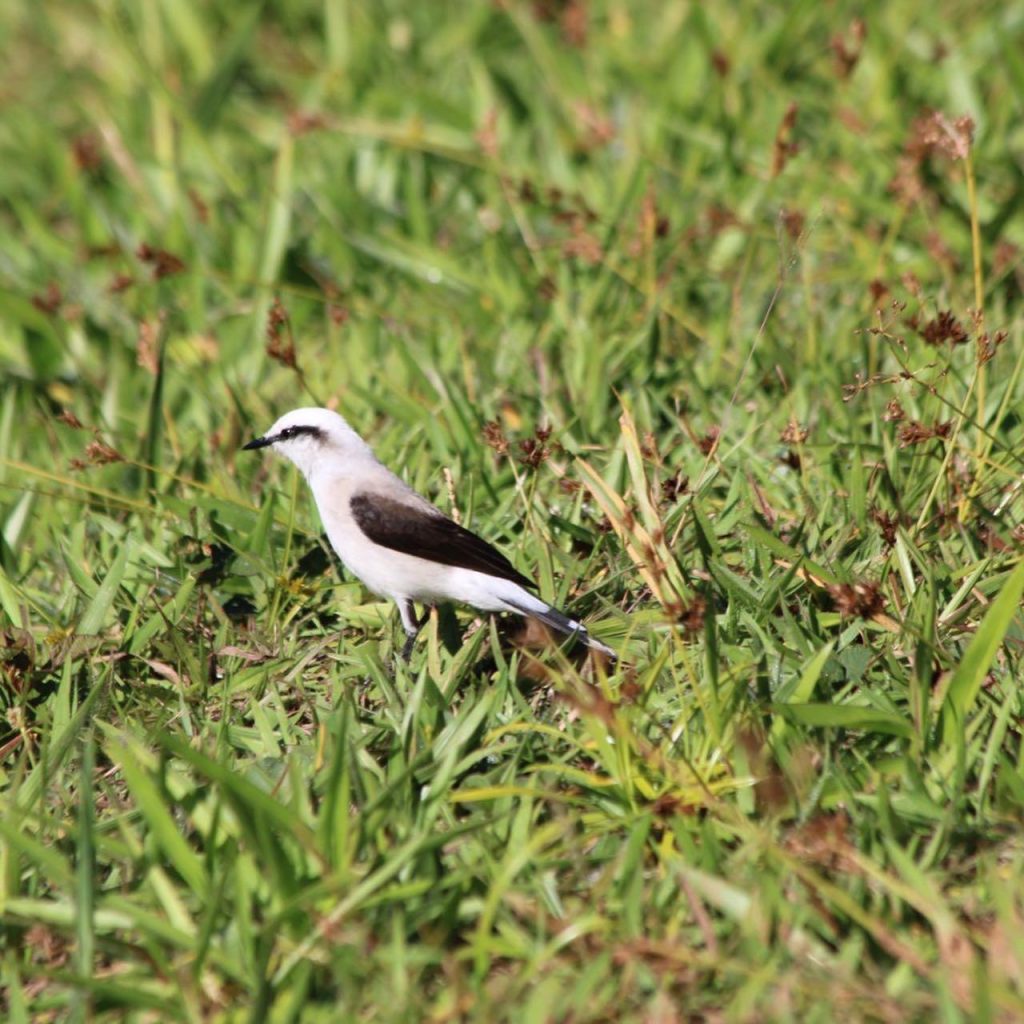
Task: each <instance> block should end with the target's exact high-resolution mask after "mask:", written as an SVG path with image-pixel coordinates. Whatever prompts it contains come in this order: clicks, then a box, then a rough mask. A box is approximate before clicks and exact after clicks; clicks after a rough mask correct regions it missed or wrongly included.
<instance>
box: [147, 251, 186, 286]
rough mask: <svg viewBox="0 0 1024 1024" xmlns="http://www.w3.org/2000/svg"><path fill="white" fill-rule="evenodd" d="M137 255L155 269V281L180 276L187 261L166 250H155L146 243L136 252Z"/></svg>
mask: <svg viewBox="0 0 1024 1024" xmlns="http://www.w3.org/2000/svg"><path fill="white" fill-rule="evenodd" d="M135 255H136V256H137V257H138V258H139V259H140V260H141V261H142V262H143V263H146V264H148V265H149V266H151V267H152V268H153V280H154V281H159V280H160V279H161V278H164V277H170V276H171V275H172V274H180V273H181V272H182V271H183V270H184V269H185V261H184V260H182V259H181V258H180V257H179V256H175V255H174V253H173V252H168V251H167V250H166V249H155V248H153V246H151V245H147V244H146V243H145V242H143V243H142V244H141V245H140V246H139V247H138V249H136V250H135Z"/></svg>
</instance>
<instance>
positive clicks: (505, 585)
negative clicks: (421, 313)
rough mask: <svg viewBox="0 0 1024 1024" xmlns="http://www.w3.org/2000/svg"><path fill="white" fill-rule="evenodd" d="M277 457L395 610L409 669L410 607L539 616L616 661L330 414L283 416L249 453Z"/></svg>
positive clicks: (335, 540)
mask: <svg viewBox="0 0 1024 1024" xmlns="http://www.w3.org/2000/svg"><path fill="white" fill-rule="evenodd" d="M253 448H273V449H274V451H276V452H279V453H280V454H281V455H284V456H285V457H287V458H288V459H290V460H291V461H292V462H294V463H295V465H296V466H297V467H298V468H299V470H300V471H301V473H302V475H303V476H304V477H305V478H306V481H307V482H308V484H309V486H310V487H311V488H312V490H313V498H314V499H315V501H316V507H317V510H318V511H319V513H320V518H321V520H322V521H323V524H324V529H325V530H326V531H327V539H328V540H329V541H330V542H331V547H333V548H334V550H335V551H336V552H337V554H338V557H339V558H340V559H341V561H342V563H343V564H344V565H345V566H346V568H348V569H349V571H350V572H352V573H353V574H354V575H355V576H357V577H358V578H359V579H360V580H362V581H363V583H365V584H366V586H367V587H368V588H369V589H370V590H372V591H373V592H374V593H376V594H379V595H381V596H383V597H388V598H390V599H391V600H392V601H394V602H395V604H397V605H398V612H399V615H401V618H402V627H403V629H404V630H405V635H406V642H405V646H404V647H403V649H402V657H403V658H405V659H406V660H408V658H409V657H410V656H411V654H412V649H413V644H414V642H415V640H416V636H417V634H418V633H419V631H420V629H421V627H422V626H423V623H424V622H425V621H426V615H424V616H423V618H422V619H417V618H416V611H415V607H414V603H420V604H428V605H432V604H434V603H435V602H438V601H457V602H461V603H463V604H468V605H472V606H473V607H474V608H479V609H480V610H481V611H487V612H517V613H519V614H520V615H529V616H533V617H534V618H536V619H539V620H540V621H541V622H543V623H544V624H545V625H547V626H550V627H551V628H552V629H555V630H557V631H558V632H560V633H565V634H567V635H569V636H573V637H576V638H578V639H579V640H582V641H583V642H584V643H585V644H587V646H589V647H592V648H593V649H594V650H597V651H601V653H602V654H605V655H607V656H608V657H609V658H612V659H614V658H615V652H614V651H613V650H612V649H611V648H610V647H606V646H605V645H604V644H602V643H600V642H599V641H598V640H595V639H594V638H593V637H592V636H591V635H590V634H589V633H588V632H587V630H586V628H585V627H584V626H583V625H581V624H580V623H579V622H577V621H576V620H575V619H571V618H569V616H567V615H564V614H563V613H562V612H560V611H558V609H557V608H553V607H552V606H551V605H549V604H547V603H546V602H544V601H542V600H540V598H538V597H535V596H534V595H533V594H531V593H530V592H529V591H528V590H527V588H528V587H531V588H532V587H534V586H535V585H534V584H533V583H532V582H531V581H530V580H528V579H527V578H526V577H525V576H523V575H522V574H521V573H519V572H517V571H516V569H515V567H514V566H513V565H512V563H511V562H510V561H509V560H508V559H507V558H506V557H505V556H504V555H503V554H501V553H500V552H499V551H496V550H495V549H494V548H493V547H491V545H490V544H488V543H487V542H486V541H485V540H481V538H480V537H478V536H477V535H476V534H475V533H471V532H470V531H469V530H467V529H465V528H464V527H462V526H459V524H458V523H455V522H453V521H452V520H451V519H449V518H448V517H447V516H446V515H445V514H444V513H443V512H441V510H440V509H437V508H435V507H434V506H433V505H431V504H430V502H429V501H427V500H426V498H424V497H422V496H421V495H419V494H417V493H416V492H415V491H414V490H413V489H412V488H411V487H409V486H408V485H407V484H405V483H403V482H402V481H401V480H400V479H399V478H398V477H397V476H395V474H394V473H392V472H391V470H390V469H388V468H387V467H386V466H384V465H383V464H382V463H381V462H379V461H378V459H377V458H376V456H375V455H374V454H373V451H372V449H371V448H370V446H369V445H368V444H367V443H366V442H365V441H364V440H363V439H362V438H361V437H360V436H359V435H358V434H357V433H356V432H355V431H354V430H353V429H352V428H351V427H350V426H349V425H348V423H346V422H345V420H344V419H342V417H341V416H339V415H338V414H337V413H336V412H331V410H330V409H315V408H314V409H294V410H292V412H289V413H285V415H284V416H282V417H281V418H280V419H279V420H278V421H277V422H276V423H275V424H274V425H273V426H272V427H271V428H270V430H268V431H267V432H266V433H265V434H264V435H263V436H262V437H258V438H256V439H255V440H254V441H250V442H249V443H248V444H247V445H244V449H245V450H249V449H253Z"/></svg>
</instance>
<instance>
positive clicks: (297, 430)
mask: <svg viewBox="0 0 1024 1024" xmlns="http://www.w3.org/2000/svg"><path fill="white" fill-rule="evenodd" d="M303 434H308V435H309V436H310V437H322V436H323V433H322V431H321V430H320V428H319V427H304V426H298V427H285V429H284V430H282V431H281V433H280V434H278V435H277V437H276V438H275V440H277V441H290V440H291V439H292V438H293V437H301V436H302V435H303Z"/></svg>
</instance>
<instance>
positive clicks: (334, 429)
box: [242, 408, 373, 480]
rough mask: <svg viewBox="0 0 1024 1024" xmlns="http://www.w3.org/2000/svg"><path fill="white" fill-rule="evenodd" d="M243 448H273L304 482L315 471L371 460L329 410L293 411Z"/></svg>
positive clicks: (362, 444) (355, 436)
mask: <svg viewBox="0 0 1024 1024" xmlns="http://www.w3.org/2000/svg"><path fill="white" fill-rule="evenodd" d="M242 448H243V450H249V449H252V448H273V449H274V451H276V452H278V453H279V454H280V455H284V456H285V457H286V458H288V459H291V461H292V462H294V463H295V465H296V466H298V467H299V469H300V470H301V472H302V474H303V476H305V477H306V479H307V480H308V479H309V477H310V475H311V474H312V473H313V471H314V470H315V469H317V468H320V467H326V466H332V465H333V466H338V467H339V468H341V467H343V465H344V462H346V461H349V462H350V461H352V460H353V459H360V460H362V459H366V458H371V459H372V458H373V451H372V450H371V448H370V446H369V445H368V444H367V443H366V442H365V441H364V440H363V439H362V438H361V437H360V436H359V435H358V434H357V433H356V432H355V431H354V430H353V429H352V428H351V427H350V426H349V425H348V424H347V423H346V422H345V420H344V419H342V417H341V416H339V415H338V414H337V413H336V412H331V410H330V409H316V408H311V409H292V411H291V412H286V413H285V414H284V415H283V416H282V417H281V418H280V419H279V420H278V421H277V422H276V423H275V424H274V425H273V426H272V427H271V428H270V429H269V430H268V431H267V432H266V433H265V434H264V435H263V436H262V437H257V438H256V440H255V441H250V442H249V443H248V444H246V445H243V446H242Z"/></svg>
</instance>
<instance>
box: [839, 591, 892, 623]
mask: <svg viewBox="0 0 1024 1024" xmlns="http://www.w3.org/2000/svg"><path fill="white" fill-rule="evenodd" d="M828 593H829V596H830V597H831V598H832V601H833V602H834V604H835V607H836V611H838V612H839V614H840V615H847V616H854V617H857V618H861V619H872V618H874V617H875V616H877V615H881V614H882V612H884V611H885V600H884V598H883V597H882V591H881V589H880V588H879V586H878V584H877V583H837V584H834V585H833V586H830V587H829V588H828Z"/></svg>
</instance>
